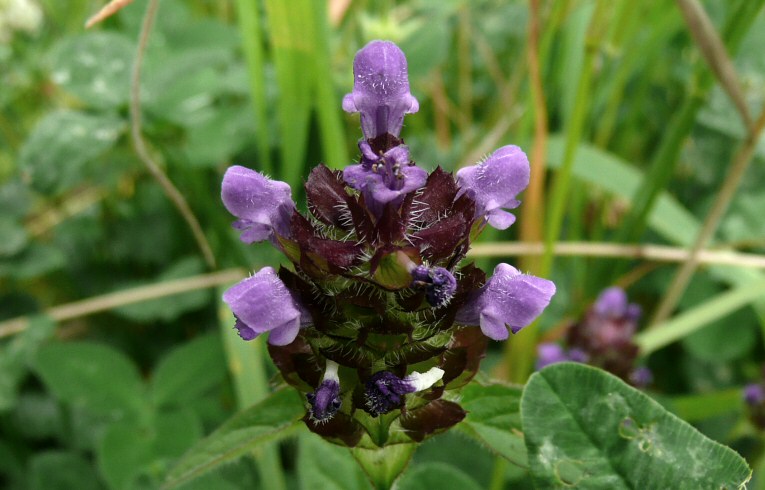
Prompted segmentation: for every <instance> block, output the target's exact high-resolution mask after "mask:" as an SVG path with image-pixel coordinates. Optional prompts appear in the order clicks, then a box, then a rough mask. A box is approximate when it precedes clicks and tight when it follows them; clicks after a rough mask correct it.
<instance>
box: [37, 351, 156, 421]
mask: <svg viewBox="0 0 765 490" xmlns="http://www.w3.org/2000/svg"><path fill="white" fill-rule="evenodd" d="M33 367H34V369H35V370H36V371H37V374H39V375H40V377H41V378H42V380H43V382H44V383H45V385H46V386H47V387H48V389H49V390H50V391H51V392H53V394H54V395H55V396H56V397H58V398H60V399H61V400H63V401H65V402H67V403H70V404H72V405H78V406H82V407H85V408H87V409H88V410H90V411H92V412H94V413H97V414H103V415H109V416H111V417H114V418H115V419H117V418H122V417H125V416H127V415H139V416H140V415H144V414H145V413H146V411H147V410H148V407H147V404H146V398H145V391H144V385H143V382H142V380H141V377H140V375H139V374H138V370H137V369H136V366H135V365H134V364H133V363H132V361H131V360H130V359H128V358H127V357H126V356H125V355H124V354H123V353H122V352H120V351H118V350H116V349H113V348H111V347H107V346H106V345H101V344H95V343H86V342H71V343H55V344H50V345H47V346H45V347H43V348H41V349H40V351H39V352H38V353H37V358H36V360H35V363H34V366H33Z"/></svg>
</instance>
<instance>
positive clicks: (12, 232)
mask: <svg viewBox="0 0 765 490" xmlns="http://www.w3.org/2000/svg"><path fill="white" fill-rule="evenodd" d="M0 236H1V237H3V239H2V240H0V257H8V256H11V255H14V254H16V253H18V252H19V251H20V250H21V249H23V248H24V246H25V245H26V244H27V232H26V230H25V229H24V227H23V226H22V225H21V223H19V222H18V221H17V220H16V219H15V218H13V217H11V216H5V215H3V216H0Z"/></svg>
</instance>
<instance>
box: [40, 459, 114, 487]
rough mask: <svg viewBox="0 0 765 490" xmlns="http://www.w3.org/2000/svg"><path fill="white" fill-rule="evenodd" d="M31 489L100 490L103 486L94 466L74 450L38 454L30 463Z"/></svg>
mask: <svg viewBox="0 0 765 490" xmlns="http://www.w3.org/2000/svg"><path fill="white" fill-rule="evenodd" d="M29 467H30V469H29V479H30V481H29V488H30V490H71V489H73V488H76V489H77V490H98V489H100V488H103V486H102V485H101V483H100V481H99V479H98V475H97V474H96V472H95V471H94V469H93V466H92V465H91V464H90V463H88V461H86V460H85V458H83V457H82V456H80V455H79V454H77V453H72V452H58V451H50V452H43V453H38V454H36V455H35V456H34V457H33V458H32V461H31V462H30V465H29Z"/></svg>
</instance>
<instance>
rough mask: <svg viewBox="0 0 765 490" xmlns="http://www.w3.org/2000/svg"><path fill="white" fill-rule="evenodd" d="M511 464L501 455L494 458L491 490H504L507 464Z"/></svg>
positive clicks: (490, 483)
mask: <svg viewBox="0 0 765 490" xmlns="http://www.w3.org/2000/svg"><path fill="white" fill-rule="evenodd" d="M509 464H510V462H509V461H508V460H506V459H505V458H503V457H501V456H497V457H495V458H494V467H493V468H492V470H491V482H489V490H502V489H503V488H504V487H505V474H507V466H508V465H509Z"/></svg>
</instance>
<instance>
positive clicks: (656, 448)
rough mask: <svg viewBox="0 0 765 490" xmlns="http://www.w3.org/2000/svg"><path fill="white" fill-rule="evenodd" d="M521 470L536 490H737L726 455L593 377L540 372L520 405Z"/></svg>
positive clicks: (738, 464) (739, 468)
mask: <svg viewBox="0 0 765 490" xmlns="http://www.w3.org/2000/svg"><path fill="white" fill-rule="evenodd" d="M521 413H522V416H523V428H524V434H525V439H526V446H527V448H528V451H529V463H530V467H531V473H532V476H533V478H534V480H535V483H536V485H537V486H538V487H540V488H557V487H562V486H573V487H577V488H592V489H597V488H603V489H620V488H625V489H628V488H677V489H700V488H710V489H711V488H715V489H718V488H729V489H735V488H742V487H743V486H744V484H745V483H746V482H747V481H748V480H749V478H750V477H751V470H750V469H749V467H748V466H747V464H746V462H745V461H744V460H743V459H742V458H741V457H740V456H739V455H738V454H736V453H735V452H734V451H732V450H731V449H729V448H726V447H725V446H722V445H720V444H718V443H716V442H714V441H712V440H710V439H708V438H706V437H705V436H704V435H702V434H701V433H700V432H698V431H697V430H696V429H694V428H693V427H691V426H690V425H689V424H688V423H686V422H684V421H682V420H680V419H679V418H677V417H676V416H674V415H672V414H671V413H669V412H667V411H666V410H664V408H662V407H661V405H659V404H658V403H657V402H655V401H654V400H652V399H650V398H649V397H648V396H646V395H644V394H643V393H641V392H640V391H638V390H636V389H634V388H632V387H630V386H628V385H627V384H625V383H624V382H623V381H621V380H620V379H618V378H616V377H615V376H613V375H611V374H608V373H606V372H605V371H601V370H599V369H596V368H593V367H590V366H586V365H583V364H575V363H560V364H553V365H551V366H548V367H546V368H545V369H543V370H542V371H540V372H538V373H535V374H533V375H532V376H531V378H530V379H529V382H528V384H527V385H526V388H525V389H524V392H523V397H522V399H521Z"/></svg>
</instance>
